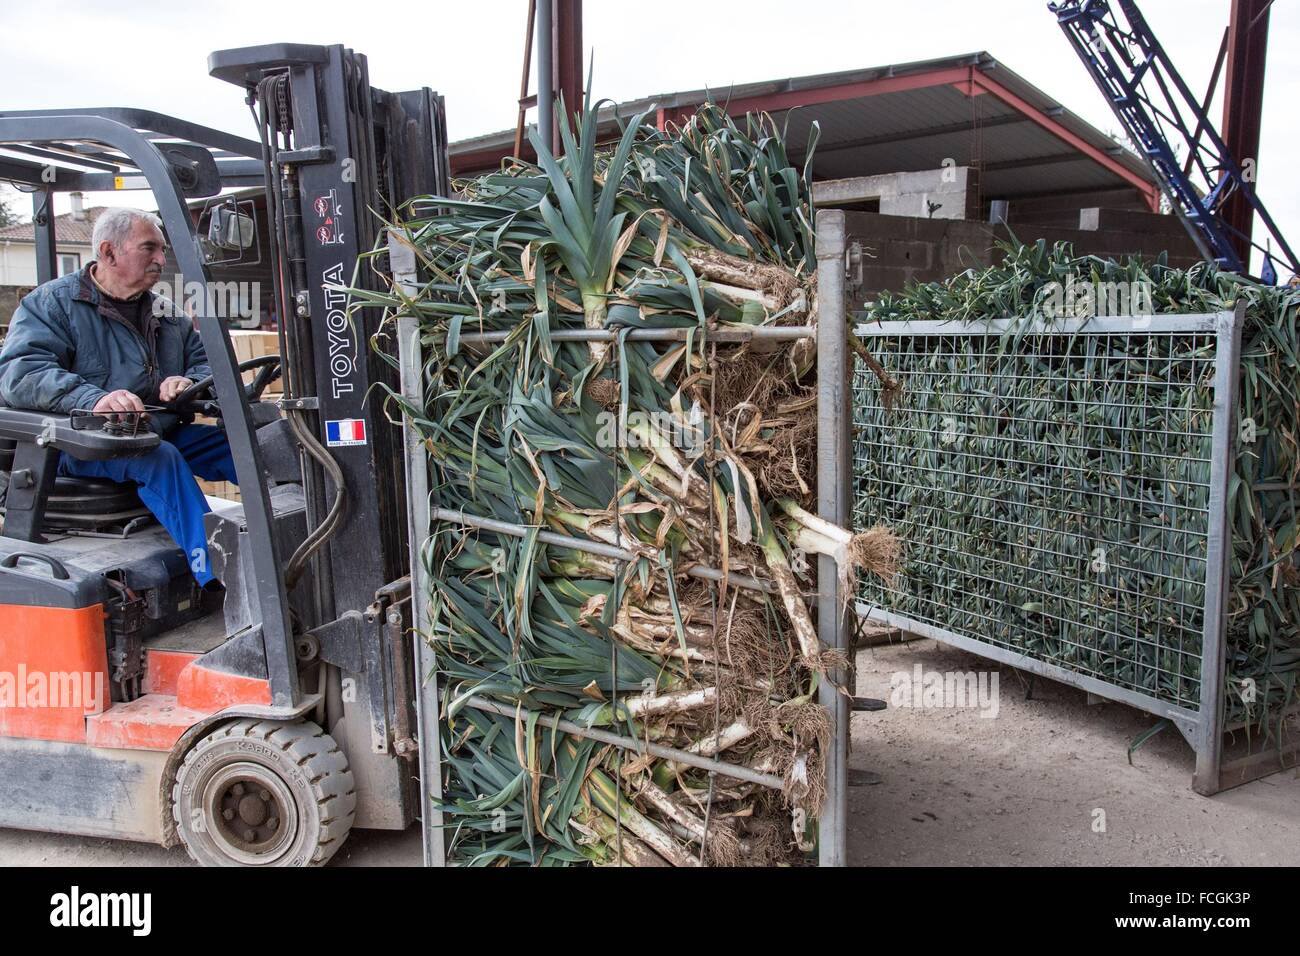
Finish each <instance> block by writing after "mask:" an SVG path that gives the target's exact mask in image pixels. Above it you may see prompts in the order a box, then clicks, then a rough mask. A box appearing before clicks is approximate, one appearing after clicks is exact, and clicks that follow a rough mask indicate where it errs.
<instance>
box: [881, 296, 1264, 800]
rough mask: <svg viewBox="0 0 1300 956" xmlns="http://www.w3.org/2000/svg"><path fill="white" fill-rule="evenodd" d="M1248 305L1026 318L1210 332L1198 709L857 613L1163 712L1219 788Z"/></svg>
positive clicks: (968, 329)
mask: <svg viewBox="0 0 1300 956" xmlns="http://www.w3.org/2000/svg"><path fill="white" fill-rule="evenodd" d="M1244 320H1245V305H1244V303H1239V304H1238V306H1237V309H1236V311H1235V312H1218V313H1208V314H1187V315H1154V316H1134V317H1093V318H1086V319H1063V320H1056V321H1054V322H1053V323H1052V324H1051V325H1048V324H1047V323H1046V322H1044V321H1043V320H1042V319H1035V320H1031V325H1030V326H1029V327H1028V328H1027V329H1026V334H1027V335H1030V336H1033V335H1042V334H1050V335H1058V334H1059V335H1075V334H1082V335H1088V334H1095V335H1108V334H1136V335H1141V334H1173V333H1179V332H1187V333H1201V334H1205V333H1213V334H1214V335H1215V339H1216V347H1215V357H1214V372H1215V374H1214V399H1213V415H1212V425H1211V435H1212V441H1211V452H1210V481H1209V489H1208V508H1207V512H1208V513H1207V518H1206V529H1205V535H1206V562H1205V592H1204V594H1205V598H1204V600H1205V603H1204V608H1203V633H1202V646H1201V655H1200V656H1201V668H1200V673H1201V679H1200V702H1199V706H1198V707H1197V708H1195V709H1191V708H1188V707H1180V706H1177V705H1174V704H1172V703H1170V702H1169V701H1165V700H1161V699H1159V698H1157V697H1154V696H1151V695H1149V694H1144V693H1141V692H1139V691H1135V690H1133V689H1131V688H1127V687H1120V686H1116V685H1114V684H1111V683H1109V682H1107V681H1104V680H1100V679H1098V678H1095V677H1091V676H1088V675H1085V674H1081V673H1078V672H1076V671H1072V670H1069V669H1068V668H1065V667H1062V666H1060V665H1057V664H1053V663H1050V662H1048V661H1044V660H1041V659H1039V658H1036V657H1031V656H1029V655H1026V654H1021V653H1018V652H1016V651H1015V650H1012V649H1009V648H1004V647H1001V646H997V645H994V644H990V643H987V642H985V641H981V640H979V639H978V638H975V637H971V636H970V635H966V634H958V633H955V632H953V631H950V630H947V629H945V628H942V627H937V626H935V625H932V624H929V623H927V622H925V621H920V620H917V619H914V618H911V617H908V616H906V615H901V614H896V613H894V612H892V611H888V610H885V609H884V608H879V607H875V606H872V605H869V604H867V603H865V602H859V603H858V604H857V611H858V614H859V615H861V616H862V617H864V618H866V619H867V620H869V621H871V622H873V623H877V624H883V625H887V626H890V627H895V628H898V629H900V630H902V631H905V632H908V633H912V634H917V635H920V636H922V637H927V638H932V639H934V640H937V641H942V642H943V643H945V644H950V645H952V646H954V647H958V648H960V649H962V650H965V651H969V652H970V653H973V654H978V655H980V656H982V657H986V658H989V659H990V660H995V661H998V662H999V663H1003V664H1008V665H1010V666H1013V667H1017V668H1020V669H1022V670H1026V671H1029V672H1030V673H1033V674H1040V675H1042V676H1044V677H1048V678H1050V679H1052V680H1056V681H1060V682H1061V683H1065V684H1071V685H1073V686H1076V687H1079V688H1081V689H1083V690H1085V691H1088V692H1089V693H1092V694H1095V695H1097V696H1099V697H1105V698H1108V699H1111V700H1117V701H1121V702H1123V703H1126V704H1130V705H1132V706H1134V707H1137V708H1140V709H1141V710H1145V711H1148V712H1150V713H1153V714H1156V715H1158V716H1160V717H1164V718H1167V719H1168V720H1170V721H1171V722H1172V723H1173V724H1174V726H1176V727H1177V728H1178V729H1179V731H1180V732H1181V733H1182V734H1183V736H1184V737H1185V738H1186V739H1187V742H1188V743H1189V744H1190V745H1191V746H1192V748H1193V750H1194V751H1195V752H1196V772H1195V776H1194V778H1193V787H1194V789H1196V790H1197V792H1199V793H1203V794H1211V793H1216V792H1218V790H1219V789H1220V783H1219V781H1220V764H1221V760H1222V741H1223V670H1224V666H1225V637H1224V635H1225V631H1226V624H1227V618H1226V613H1225V610H1224V609H1225V607H1226V605H1227V599H1228V587H1229V581H1228V577H1229V571H1230V554H1231V538H1230V535H1231V530H1230V527H1229V523H1228V486H1229V479H1230V477H1231V473H1232V467H1231V462H1232V461H1233V460H1234V457H1233V456H1234V452H1235V429H1234V419H1235V415H1236V410H1237V396H1238V379H1239V374H1238V372H1239V364H1240V363H1239V359H1240V352H1241V330H1242V325H1243V324H1244ZM1024 322H1025V320H1024V319H1000V320H994V321H991V322H980V323H975V324H973V325H970V326H960V325H957V324H955V323H952V322H942V321H927V320H920V321H908V322H890V323H880V324H862V325H858V326H857V327H856V329H855V333H856V334H857V335H858V337H859V338H862V339H864V340H869V339H873V338H884V337H893V336H905V335H911V336H940V335H942V336H954V335H963V334H965V335H990V334H992V335H999V334H1001V333H1003V332H1006V331H1008V330H1009V329H1011V328H1013V327H1022V326H1023V323H1024Z"/></svg>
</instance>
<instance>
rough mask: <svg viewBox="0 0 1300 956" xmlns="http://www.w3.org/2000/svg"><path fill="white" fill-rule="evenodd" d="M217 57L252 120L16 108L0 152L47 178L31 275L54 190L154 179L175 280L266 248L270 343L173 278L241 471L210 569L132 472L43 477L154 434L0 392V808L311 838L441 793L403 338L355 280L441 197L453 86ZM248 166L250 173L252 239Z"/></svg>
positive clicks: (24, 816)
mask: <svg viewBox="0 0 1300 956" xmlns="http://www.w3.org/2000/svg"><path fill="white" fill-rule="evenodd" d="M208 67H209V73H210V75H211V76H213V77H215V78H217V79H219V80H223V81H226V82H229V83H232V84H234V85H236V86H238V87H239V88H240V90H241V91H242V92H243V95H244V96H245V99H246V102H247V104H248V106H249V108H250V110H251V111H252V113H253V116H254V119H255V121H256V128H257V130H258V133H259V138H258V139H257V140H253V139H245V138H242V137H238V136H232V135H229V134H226V133H222V132H220V131H217V130H213V129H209V128H205V127H202V126H198V125H196V124H192V123H188V122H185V121H183V120H180V119H177V118H174V117H169V116H164V115H161V114H157V113H150V112H145V111H140V110H130V109H84V110H77V109H73V110H56V111H36V112H10V111H5V112H0V179H5V180H8V181H10V182H16V183H21V184H22V188H24V189H25V190H26V191H29V192H31V193H32V194H33V204H34V211H35V216H34V223H35V228H36V238H37V252H38V273H39V281H41V282H44V281H47V280H49V279H51V278H53V277H54V263H55V261H56V257H55V246H54V234H53V216H52V202H51V198H52V196H53V194H54V192H55V191H56V190H58V191H73V190H81V191H90V190H103V189H148V190H150V191H152V194H153V196H154V198H155V200H156V202H157V204H158V216H159V218H160V219H161V220H162V223H163V226H164V231H165V233H166V236H167V239H168V242H169V244H170V246H171V248H172V250H173V253H174V256H175V259H176V264H177V267H178V270H179V273H180V275H183V276H184V280H185V283H186V288H189V287H190V283H193V282H198V283H200V284H201V285H202V287H203V289H204V290H205V291H206V289H207V285H208V283H209V282H211V281H212V272H213V269H214V268H216V266H215V263H218V262H224V261H229V257H230V255H231V251H232V250H233V252H234V255H235V256H236V258H237V257H238V256H239V255H241V254H243V253H246V252H247V251H248V250H249V249H250V248H251V247H253V246H255V245H258V246H263V245H264V246H265V247H266V248H267V249H268V250H269V256H268V260H269V265H270V270H271V274H272V282H273V286H274V294H273V302H274V312H275V316H276V318H277V319H278V327H279V347H280V352H279V354H278V355H267V356H260V357H257V358H254V359H251V360H248V361H245V362H242V363H240V362H237V361H236V357H235V352H234V349H233V346H232V343H231V339H230V335H229V332H228V322H227V321H226V319H227V318H228V317H226V316H222V315H220V314H217V313H218V312H219V311H220V310H219V309H215V308H213V307H212V304H213V298H212V297H210V296H207V295H198V296H194V297H192V298H190V297H187V304H190V305H192V306H194V307H195V308H194V311H195V314H194V319H195V322H196V327H197V328H198V330H199V332H200V335H201V337H202V340H203V343H204V346H205V348H206V350H207V355H208V359H209V363H210V366H211V369H212V374H211V376H210V377H208V378H207V379H205V380H203V381H200V382H196V383H194V385H193V386H191V387H190V388H188V389H187V390H186V391H185V392H184V393H183V394H182V395H181V396H179V397H178V398H177V399H176V401H175V402H174V403H172V405H170V406H169V410H173V411H180V412H182V413H183V414H201V415H207V416H212V417H214V418H217V419H218V420H219V421H220V423H221V426H222V427H223V428H224V429H225V432H226V435H227V436H228V438H229V441H230V447H231V450H232V452H233V455H234V460H235V464H236V471H237V474H238V477H239V488H240V495H241V498H242V501H240V502H233V501H225V500H222V499H217V498H209V499H208V502H209V506H210V507H211V508H212V511H211V513H210V514H209V515H207V517H206V531H207V538H208V550H209V556H210V561H211V564H212V571H213V572H214V573H215V575H216V577H217V578H218V580H219V581H220V582H221V584H222V585H223V586H224V591H220V590H217V591H216V592H215V593H214V592H212V591H205V590H203V589H201V588H199V587H198V585H197V584H196V582H195V580H194V578H193V576H192V574H191V568H190V558H189V556H187V555H186V554H184V553H183V552H182V551H181V549H180V548H179V547H178V546H177V545H176V544H175V542H174V541H173V540H172V539H171V537H170V536H169V535H168V534H167V532H166V531H165V530H163V529H162V528H161V527H160V526H159V525H158V523H157V522H156V520H154V519H153V517H152V515H151V514H150V513H149V512H148V511H147V509H145V508H144V507H143V506H142V504H141V502H140V500H139V498H138V496H137V494H136V490H135V486H134V485H132V484H127V485H119V484H116V483H113V482H109V481H101V480H91V479H84V478H67V477H61V476H57V475H56V471H57V465H58V458H59V454H60V453H64V454H67V455H70V456H72V457H74V458H78V459H88V460H105V459H111V458H119V457H121V458H125V457H131V456H138V455H144V454H148V453H149V452H150V451H151V450H152V449H153V448H155V447H157V445H158V442H159V438H158V436H157V435H155V434H153V433H152V432H150V431H148V429H147V428H144V427H141V425H140V423H139V422H132V421H129V420H125V419H124V418H123V417H122V416H117V417H115V418H113V417H110V416H102V415H94V414H93V413H90V412H85V413H83V412H81V411H80V410H77V411H74V412H73V413H72V414H71V415H68V416H56V415H51V414H50V413H48V412H43V411H32V410H25V409H18V408H0V470H3V472H4V476H3V477H4V479H5V480H4V484H5V485H6V488H5V494H4V503H3V527H2V528H0V826H6V827H16V828H23V829H31V830H44V831H51V832H58V833H70V834H81V835H85V836H95V837H112V838H119V839H129V840H138V841H149V842H153V843H157V844H161V845H163V846H173V845H176V844H177V843H180V844H182V845H184V847H185V848H186V850H187V851H188V852H189V855H190V856H191V857H193V859H194V860H196V861H197V862H198V863H200V864H203V865H233V866H309V865H320V864H323V863H325V862H327V861H328V860H329V859H330V858H331V857H332V856H333V855H334V854H335V853H336V852H337V851H338V849H339V847H340V846H341V845H342V844H343V842H344V841H345V840H346V839H347V836H348V833H349V831H350V830H351V828H352V827H354V826H355V827H361V828H374V829H389V830H401V829H405V828H406V827H408V826H410V825H411V824H412V823H413V822H414V821H415V820H417V819H418V818H420V817H421V816H422V815H423V816H427V814H422V811H423V810H424V807H423V804H424V802H425V798H423V797H422V794H424V793H426V792H427V789H426V788H424V787H422V786H421V783H420V777H421V769H420V762H421V761H420V756H421V751H420V747H419V744H418V742H417V740H416V730H415V728H416V726H417V723H416V722H417V721H418V719H419V715H418V714H417V712H416V703H415V702H416V699H417V694H416V692H415V685H416V683H417V680H416V674H415V666H414V661H415V660H416V649H415V648H413V647H412V643H413V642H412V639H411V633H412V629H413V618H412V612H411V607H412V604H413V602H412V595H411V576H410V551H409V538H410V531H409V528H408V519H407V506H406V505H407V502H406V486H405V480H404V477H403V474H404V472H403V447H402V434H401V431H400V430H399V429H397V428H395V427H393V426H392V425H391V424H390V423H389V419H388V417H387V416H386V415H385V402H386V399H387V397H388V394H389V390H395V388H396V386H397V380H396V379H397V373H396V371H395V369H396V364H397V363H396V362H395V361H393V359H392V356H391V355H385V354H383V353H382V352H381V348H382V347H383V346H382V343H381V344H378V345H376V344H374V343H372V336H374V335H375V333H376V332H377V331H378V328H379V324H380V320H381V318H382V316H380V315H379V314H377V310H373V309H367V308H351V307H350V305H349V301H348V296H347V294H346V293H345V292H344V291H342V290H343V289H344V288H345V287H349V286H353V285H362V286H370V287H375V286H374V284H375V283H381V282H383V281H384V278H383V273H384V270H385V268H386V260H385V256H384V255H383V254H382V248H383V247H382V240H383V238H384V237H383V235H382V232H381V230H380V229H379V223H380V220H379V218H378V217H379V216H380V215H383V216H385V217H387V216H389V215H390V214H391V213H392V211H393V210H394V209H396V208H397V207H398V206H400V205H401V203H403V202H404V201H405V200H406V199H408V198H410V197H413V196H417V195H428V194H436V195H447V194H448V188H449V182H448V180H449V171H448V165H447V143H446V127H445V116H444V108H443V102H442V99H441V97H440V96H438V95H437V94H436V93H434V92H433V91H432V90H430V89H427V88H425V89H419V90H414V91H409V92H404V93H389V92H385V91H383V90H380V89H376V88H374V87H372V86H371V85H370V82H369V75H368V70H367V63H366V59H365V57H364V56H361V55H358V54H356V53H354V52H353V51H352V50H350V49H347V48H345V47H344V46H341V45H334V46H317V45H304V44H271V45H265V46H258V47H247V48H241V49H233V50H222V51H218V52H216V53H213V54H212V55H211V56H210V57H209V59H208ZM232 187H260V188H261V189H262V190H263V192H262V193H260V194H258V198H259V199H263V198H264V205H265V209H266V220H265V221H266V223H267V228H266V230H265V233H266V234H265V237H264V239H265V242H264V243H262V242H259V240H258V236H257V232H258V230H257V220H256V218H255V216H254V215H253V210H252V209H251V208H250V206H249V205H246V204H243V203H241V201H240V200H238V199H234V198H226V197H229V195H230V194H229V190H230V189H231V188H232ZM205 197H206V201H205V202H204V203H203V206H204V208H203V209H202V210H200V211H198V212H197V214H196V210H195V209H192V208H191V206H190V204H189V202H188V201H193V200H199V199H205ZM376 249H379V250H381V252H380V254H378V255H367V253H370V252H371V251H372V250H376ZM250 375H251V381H250V380H246V378H247V377H249V376H250ZM277 379H283V397H282V398H281V399H279V400H278V401H274V402H273V401H268V400H265V399H264V395H265V392H266V389H267V387H268V386H269V385H270V384H271V383H272V382H273V381H275V380H277ZM414 643H419V642H418V641H416V642H414ZM6 684H7V686H8V690H6ZM432 775H436V774H432ZM433 789H434V790H436V784H435V785H434V786H433Z"/></svg>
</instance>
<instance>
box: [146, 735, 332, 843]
mask: <svg viewBox="0 0 1300 956" xmlns="http://www.w3.org/2000/svg"><path fill="white" fill-rule="evenodd" d="M356 805H357V796H356V787H355V786H354V784H353V780H352V771H351V770H350V769H349V768H348V760H347V757H346V756H344V754H343V752H342V751H341V750H340V749H339V745H338V744H337V743H336V742H335V740H334V738H333V737H331V736H330V735H329V734H327V733H325V731H323V730H321V728H320V727H318V726H316V725H315V724H313V723H311V722H309V721H305V720H303V721H293V722H289V723H286V722H283V721H273V720H256V719H247V718H245V719H240V720H236V721H233V722H232V723H229V724H225V725H224V726H221V727H219V728H217V729H216V730H215V731H213V732H212V733H210V734H208V735H207V736H206V737H204V738H203V739H202V740H200V741H199V742H198V743H197V744H195V745H194V747H193V749H191V750H190V752H189V753H188V754H186V755H185V760H184V761H183V762H182V763H181V767H180V770H178V771H177V773H176V783H175V785H174V786H173V787H172V818H173V819H174V820H175V821H176V830H177V832H178V833H179V834H180V837H181V841H182V842H183V843H184V844H185V849H186V850H188V851H189V854H190V856H191V857H193V858H194V860H195V861H196V862H198V863H200V864H202V865H204V866H321V865H323V864H324V863H325V862H326V861H328V860H329V858H330V857H332V856H333V855H334V853H335V851H336V850H338V848H339V847H340V846H342V845H343V841H344V840H345V839H347V835H348V831H349V830H350V829H351V828H352V820H353V817H354V816H355V813H356Z"/></svg>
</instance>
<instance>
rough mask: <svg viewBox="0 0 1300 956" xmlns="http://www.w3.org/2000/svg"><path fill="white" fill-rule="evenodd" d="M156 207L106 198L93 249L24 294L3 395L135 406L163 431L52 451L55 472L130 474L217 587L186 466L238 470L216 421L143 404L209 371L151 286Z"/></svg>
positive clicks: (225, 473) (201, 577)
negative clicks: (91, 450) (144, 448)
mask: <svg viewBox="0 0 1300 956" xmlns="http://www.w3.org/2000/svg"><path fill="white" fill-rule="evenodd" d="M161 226H162V223H161V222H160V221H159V220H158V217H156V216H154V215H152V214H150V213H146V212H142V211H140V210H138V209H125V208H114V209H109V210H107V211H106V212H104V213H103V214H102V215H101V216H100V217H99V218H98V219H97V220H96V221H95V227H94V231H93V234H92V245H93V248H94V249H95V252H96V254H97V256H98V258H97V259H95V260H94V261H93V262H91V263H89V264H88V265H86V266H85V267H84V268H83V269H81V270H80V271H78V272H75V273H70V274H69V275H65V276H61V277H60V278H58V279H54V280H52V281H50V282H46V283H45V284H43V285H41V286H38V287H37V288H36V289H34V290H33V291H32V292H31V293H30V294H28V295H27V296H26V297H24V298H23V300H22V302H21V303H20V304H19V306H18V310H17V311H16V312H15V313H14V317H13V321H12V322H11V323H10V325H9V333H8V336H7V338H6V339H5V342H4V348H3V349H2V350H0V398H3V400H4V402H5V404H7V405H9V406H10V407H12V408H25V409H35V410H37V411H48V412H54V413H56V414H60V415H68V414H71V413H72V411H73V410H74V409H80V410H86V409H89V410H91V411H94V412H96V413H98V414H103V415H114V414H125V413H137V414H139V415H141V416H144V417H145V421H146V422H147V424H148V426H149V428H151V429H152V430H153V431H155V432H157V433H158V435H159V436H160V437H161V438H162V439H163V440H162V441H161V442H160V443H159V445H158V447H157V448H156V449H155V450H154V451H152V452H150V453H149V454H148V455H145V456H143V457H140V458H124V459H117V460H109V461H79V460H77V459H75V458H72V457H70V456H69V455H67V454H66V453H60V455H59V470H58V473H59V474H60V475H72V476H80V477H86V478H108V479H111V480H113V481H117V482H127V481H131V482H135V483H136V484H138V485H139V489H138V490H139V495H140V500H141V501H142V502H143V503H144V505H145V506H146V507H147V508H148V509H149V510H150V511H152V512H153V513H154V515H155V516H156V517H157V518H158V520H159V521H160V522H161V523H162V525H163V527H164V528H166V529H167V531H168V532H169V533H170V534H171V536H172V538H173V539H174V540H175V541H176V543H177V544H178V545H180V547H181V548H182V550H184V552H185V554H186V557H187V558H188V560H189V562H190V568H191V570H192V571H193V573H194V577H195V579H196V580H197V581H198V582H199V584H201V585H203V586H204V587H217V586H218V585H216V584H214V583H212V582H214V578H213V575H212V572H211V570H210V569H209V568H210V566H209V562H208V554H207V539H206V538H205V536H204V532H203V515H204V514H205V513H206V512H208V511H209V510H210V509H209V508H208V503H207V499H206V498H205V497H204V496H203V492H202V491H200V490H199V486H198V483H197V482H196V481H195V480H194V476H195V475H198V476H199V477H201V478H206V479H208V480H212V481H229V482H232V483H233V482H236V476H235V463H234V460H233V458H232V457H231V454H230V445H229V443H228V442H227V440H226V436H225V433H224V432H223V431H222V430H221V429H220V428H216V427H213V426H211V425H194V424H187V423H183V422H182V420H181V417H180V415H178V414H176V413H173V412H168V411H159V412H154V413H152V414H148V415H147V416H146V413H145V405H146V404H151V405H158V404H167V403H169V402H171V401H173V400H174V399H175V398H176V397H177V396H178V395H179V394H180V393H181V392H183V391H184V390H185V389H186V388H188V387H189V386H190V385H191V384H193V382H194V381H195V380H198V379H202V378H205V377H206V376H208V375H209V374H210V373H209V370H208V361H207V354H206V352H205V351H204V348H203V343H202V341H201V340H200V338H199V335H198V333H197V332H196V331H195V330H194V326H193V323H192V322H191V320H190V319H189V317H188V316H186V315H184V314H183V313H181V312H180V310H179V309H178V308H177V306H176V305H175V303H173V302H172V301H171V300H170V299H167V298H165V297H163V296H158V295H155V294H154V293H152V292H151V291H150V289H151V288H152V287H153V285H154V284H155V283H157V282H158V281H159V280H160V279H161V278H162V269H163V266H164V264H165V262H166V258H165V255H166V251H167V243H166V241H165V240H164V238H163V234H162V228H161Z"/></svg>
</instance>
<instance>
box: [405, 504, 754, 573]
mask: <svg viewBox="0 0 1300 956" xmlns="http://www.w3.org/2000/svg"><path fill="white" fill-rule="evenodd" d="M429 516H430V517H431V518H433V519H434V520H436V521H451V522H454V523H457V524H465V525H469V526H470V527H473V528H482V529H483V530H484V531H494V532H496V533H497V534H508V535H510V536H511V537H514V538H522V537H524V536H525V535H527V534H528V532H529V531H531V530H532V526H530V525H522V524H512V523H511V522H509V521H498V520H497V519H496V518H480V517H479V516H478V515H470V514H466V513H465V512H463V511H455V510H453V509H451V508H433V509H431V510H430V512H429ZM537 540H538V541H541V542H543V543H545V544H553V545H555V546H556V547H560V548H569V549H570V550H573V551H585V552H587V553H589V554H596V555H600V556H601V557H602V558H610V559H611V560H614V561H635V560H636V559H637V558H639V557H641V555H638V554H637V553H636V552H634V551H629V550H627V549H626V548H620V547H618V546H617V545H613V544H606V543H605V542H603V541H592V540H590V539H588V538H573V537H570V536H569V535H567V534H557V533H556V532H554V531H539V532H537ZM686 573H687V574H689V575H690V576H691V577H694V578H703V579H704V580H706V581H721V580H722V577H723V575H722V572H721V571H719V570H718V569H717V568H703V567H699V566H696V567H692V568H688V569H687V570H686ZM727 583H728V584H734V585H736V586H737V587H741V588H748V589H749V590H751V591H763V592H765V593H767V594H771V593H773V592H774V591H775V588H774V587H773V585H771V584H769V583H767V582H766V581H760V580H758V579H757V578H751V577H750V576H749V575H746V574H729V575H727Z"/></svg>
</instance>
